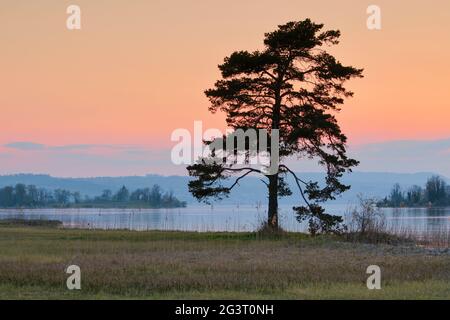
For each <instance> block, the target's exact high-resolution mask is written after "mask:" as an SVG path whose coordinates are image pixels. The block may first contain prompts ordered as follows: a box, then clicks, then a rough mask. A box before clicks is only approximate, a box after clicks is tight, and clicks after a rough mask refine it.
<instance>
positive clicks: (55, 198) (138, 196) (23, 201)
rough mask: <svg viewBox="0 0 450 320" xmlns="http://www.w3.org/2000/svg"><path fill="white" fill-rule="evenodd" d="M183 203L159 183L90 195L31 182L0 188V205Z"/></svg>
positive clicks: (162, 205) (172, 205)
mask: <svg viewBox="0 0 450 320" xmlns="http://www.w3.org/2000/svg"><path fill="white" fill-rule="evenodd" d="M184 206H186V203H185V202H183V201H180V200H178V199H177V198H176V197H175V196H174V195H173V194H172V193H171V192H165V193H164V192H163V191H162V190H161V188H160V187H159V186H158V185H154V186H153V187H152V188H151V189H149V188H145V189H137V190H135V191H133V192H132V193H131V194H130V192H129V191H128V189H127V188H126V187H125V186H123V187H122V188H120V189H119V190H118V191H117V192H116V193H115V194H113V193H112V191H111V190H104V191H103V193H102V195H100V196H98V197H95V198H93V199H91V198H89V197H85V198H83V199H82V198H81V195H80V193H79V192H70V191H67V190H63V189H56V190H54V191H49V190H46V189H43V188H37V187H36V186H34V185H28V186H26V185H24V184H17V185H16V186H15V187H12V186H7V187H4V188H0V207H2V208H42V207H63V208H69V207H151V208H176V207H184Z"/></svg>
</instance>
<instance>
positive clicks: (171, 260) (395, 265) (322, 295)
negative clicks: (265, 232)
mask: <svg viewBox="0 0 450 320" xmlns="http://www.w3.org/2000/svg"><path fill="white" fill-rule="evenodd" d="M72 264H75V265H78V266H80V268H81V290H74V291H70V290H68V289H67V288H66V279H67V277H68V276H69V275H68V274H66V273H65V269H66V268H67V266H69V265H72ZM369 265H379V266H380V267H381V270H382V289H381V290H368V289H367V287H366V279H367V277H368V275H367V274H366V268H367V266H369ZM109 298H111V299H223V298H230V299H340V298H342V299H439V298H440V299H449V298H450V254H448V253H446V254H439V255H436V254H430V253H429V252H427V251H425V250H424V249H420V248H416V247H409V246H388V245H377V246H375V245H367V244H355V243H348V242H342V241H339V240H338V239H335V238H330V237H318V238H310V237H309V236H307V235H302V234H286V235H284V236H283V237H281V238H261V237H260V236H258V235H257V234H254V233H187V232H158V231H148V232H134V231H94V230H70V229H61V228H58V227H55V226H53V225H44V226H35V225H32V226H20V225H14V224H10V225H7V224H0V299H109Z"/></svg>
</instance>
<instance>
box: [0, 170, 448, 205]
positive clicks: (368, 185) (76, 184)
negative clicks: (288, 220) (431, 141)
mask: <svg viewBox="0 0 450 320" xmlns="http://www.w3.org/2000/svg"><path fill="white" fill-rule="evenodd" d="M432 175H433V173H429V172H423V173H414V174H407V173H383V172H354V173H352V174H349V175H347V176H345V177H344V179H343V181H344V183H346V184H350V185H351V186H352V188H351V189H350V190H349V191H348V192H346V193H345V194H344V195H343V196H342V197H340V198H339V199H337V200H336V203H348V202H352V201H354V200H355V198H356V195H357V194H358V193H362V194H364V195H365V196H373V197H378V198H381V197H384V196H386V195H387V194H388V193H389V192H390V190H391V188H392V186H393V185H394V184H395V183H397V182H398V183H399V184H400V185H401V186H402V187H403V188H407V187H410V186H412V185H414V184H417V185H420V186H422V185H424V184H425V182H426V180H427V179H428V178H429V177H430V176H432ZM299 176H301V177H302V178H303V179H304V180H314V181H322V180H323V178H324V174H322V173H314V172H308V173H299ZM189 179H190V178H189V177H186V176H161V175H146V176H128V177H93V178H58V177H52V176H49V175H33V174H18V175H4V176H0V187H4V186H7V185H15V184H17V183H24V184H34V185H36V186H38V187H42V188H46V189H50V190H54V189H58V188H60V189H66V190H69V191H72V192H75V191H78V192H80V193H81V194H82V195H89V196H96V195H99V194H100V193H101V192H102V191H103V190H105V189H110V190H112V191H113V192H114V191H117V190H118V189H119V188H120V187H121V186H123V185H125V186H126V187H127V188H129V189H132V190H134V189H137V188H144V187H151V186H152V185H154V184H158V185H160V186H161V187H162V189H163V190H165V191H173V192H174V194H175V196H176V197H177V198H178V199H180V200H181V201H186V202H187V203H195V202H196V200H195V199H194V198H192V196H191V195H190V194H189V192H188V188H187V183H188V181H189ZM445 179H446V180H447V181H448V182H449V183H450V180H449V179H448V178H445ZM290 182H292V181H290ZM291 185H292V184H291ZM265 188H266V187H265V185H264V184H263V183H262V182H261V181H260V180H259V178H256V177H249V178H248V179H244V180H242V182H241V183H240V185H239V187H238V188H236V189H235V190H234V192H233V193H232V194H231V196H230V198H229V199H226V200H224V201H223V203H233V204H235V203H240V204H254V203H257V202H262V203H264V202H265V201H266V198H265V197H266V193H265V192H266V190H265ZM292 190H293V193H294V196H292V197H289V198H284V199H283V200H282V203H294V202H295V201H296V197H297V195H298V193H297V190H296V189H295V188H294V185H292Z"/></svg>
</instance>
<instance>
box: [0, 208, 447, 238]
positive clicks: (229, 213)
mask: <svg viewBox="0 0 450 320" xmlns="http://www.w3.org/2000/svg"><path fill="white" fill-rule="evenodd" d="M291 208H292V206H290V205H289V206H288V205H283V206H281V207H280V223H281V225H282V227H283V228H284V229H286V230H289V231H305V230H306V224H299V223H298V222H297V221H296V220H295V216H294V214H293V212H292V209H291ZM326 208H327V210H328V212H329V213H332V214H337V215H344V216H345V213H346V212H348V211H349V206H348V205H328V206H326ZM381 210H382V211H383V213H384V214H385V216H386V221H387V224H388V225H389V226H391V227H393V228H395V229H407V230H410V231H414V232H418V233H424V232H426V233H435V232H438V231H446V232H448V231H450V208H395V209H392V208H383V209H381ZM266 212H267V211H266V207H265V206H257V205H253V206H252V205H216V206H204V205H203V206H202V205H193V206H188V207H187V208H176V209H0V219H12V218H23V219H47V220H59V221H62V222H63V225H64V226H65V227H67V228H87V229H130V230H182V231H200V232H205V231H254V230H255V229H257V228H258V227H259V226H260V225H261V223H262V222H263V221H264V220H265V218H266Z"/></svg>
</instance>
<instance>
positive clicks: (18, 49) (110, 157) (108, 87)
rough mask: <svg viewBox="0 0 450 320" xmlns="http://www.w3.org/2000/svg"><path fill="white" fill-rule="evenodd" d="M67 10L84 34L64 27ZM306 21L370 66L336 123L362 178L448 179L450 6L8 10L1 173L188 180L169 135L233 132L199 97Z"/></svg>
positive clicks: (98, 2)
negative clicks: (374, 24)
mask: <svg viewBox="0 0 450 320" xmlns="http://www.w3.org/2000/svg"><path fill="white" fill-rule="evenodd" d="M71 4H76V5H78V6H80V8H81V26H82V28H81V30H68V29H67V28H66V19H67V17H68V15H67V13H66V8H67V7H68V6H69V5H71ZM371 4H375V5H378V6H379V7H380V8H381V18H382V28H381V30H369V29H368V28H367V26H366V20H367V17H368V15H367V13H366V9H367V7H368V6H369V5H371ZM305 18H311V19H312V20H313V21H314V22H320V23H324V24H325V28H327V29H339V30H341V32H342V38H341V43H340V44H339V45H338V46H337V47H335V48H333V49H331V52H332V53H333V54H334V55H336V56H337V57H338V59H339V60H340V61H341V62H343V63H344V64H350V65H353V66H356V67H360V68H364V69H365V71H364V75H365V77H364V78H363V79H355V80H352V81H351V82H350V83H349V87H350V88H351V89H352V90H353V91H354V92H355V97H354V98H352V99H350V100H348V101H347V102H346V103H345V105H344V106H343V110H342V111H341V113H340V114H339V115H338V119H339V121H340V123H341V126H342V129H343V131H344V132H345V133H346V134H347V135H348V137H349V145H350V150H351V152H353V154H354V155H355V157H357V158H361V159H364V160H362V162H361V167H360V170H365V171H398V172H417V171H434V172H438V173H441V174H445V175H447V176H450V165H448V163H450V143H449V140H450V125H449V119H450V90H449V83H450V59H449V58H450V41H449V40H450V1H448V0H435V1H432V2H430V1H423V0H420V1H419V0H410V1H387V0H373V1H361V0H343V1H331V0H330V1H320V0H316V1H303V0H295V1H288V0H279V1H276V2H274V1H266V0H247V1H237V0H230V1H216V0H208V1H206V0H196V1H194V0H192V1H182V0H178V1H167V0H164V1H163V0H152V1H144V0H133V1H126V0H108V1H106V0H95V1H92V0H89V1H88V0H77V1H75V0H74V1H71V0H70V1H66V0H40V1H26V0H2V1H1V3H0V43H1V51H0V88H1V94H0V111H1V114H0V174H9V173H18V172H33V173H50V174H53V175H59V176H94V175H114V176H117V175H130V174H145V173H163V174H171V173H174V174H181V173H182V172H183V170H184V169H183V170H182V168H174V167H173V165H171V164H170V163H167V161H168V160H170V147H171V146H172V145H173V142H171V141H170V135H171V133H172V131H173V130H174V129H177V128H186V129H189V130H191V131H192V130H193V124H194V121H195V120H201V121H203V126H204V128H205V129H207V128H218V129H220V130H225V122H224V117H223V115H221V114H215V115H211V114H210V113H209V112H208V105H209V102H208V100H207V99H206V98H205V96H204V94H203V91H204V90H205V89H207V88H210V87H211V86H212V85H213V83H214V82H215V80H217V79H218V78H219V72H218V69H217V65H218V64H220V63H221V62H222V61H223V58H224V57H225V56H227V55H229V54H230V53H232V52H233V51H235V50H256V49H260V48H261V47H262V40H263V35H264V33H265V32H269V31H272V30H274V29H275V28H276V26H277V25H279V24H283V23H286V22H288V21H293V20H302V19H305ZM374 146H375V147H374ZM392 146H395V147H392ZM374 148H375V149H374ZM374 150H379V151H380V152H382V151H383V150H390V151H389V152H388V153H387V154H384V155H382V154H381V153H380V152H378V153H377V152H375V151H374ZM402 150H404V152H403V153H402V152H401V151H402ZM423 150H428V152H430V153H428V157H425V156H424V155H425V154H424V151H423ZM369 155H371V156H369ZM299 169H301V168H299Z"/></svg>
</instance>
